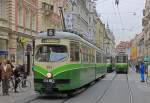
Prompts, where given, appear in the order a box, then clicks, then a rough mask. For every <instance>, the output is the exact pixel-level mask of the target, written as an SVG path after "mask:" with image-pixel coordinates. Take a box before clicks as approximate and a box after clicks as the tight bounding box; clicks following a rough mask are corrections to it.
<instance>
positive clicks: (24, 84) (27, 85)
mask: <svg viewBox="0 0 150 103" xmlns="http://www.w3.org/2000/svg"><path fill="white" fill-rule="evenodd" d="M17 79H18V89H19V91H21V92H26V91H28V90H30V89H31V82H30V80H28V79H26V78H24V76H23V75H21V76H19V77H18V78H17ZM13 91H15V77H14V76H12V77H11V78H10V82H9V92H13Z"/></svg>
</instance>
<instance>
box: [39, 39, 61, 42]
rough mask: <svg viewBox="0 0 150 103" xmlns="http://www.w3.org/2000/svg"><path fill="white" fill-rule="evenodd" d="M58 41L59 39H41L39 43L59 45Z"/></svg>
mask: <svg viewBox="0 0 150 103" xmlns="http://www.w3.org/2000/svg"><path fill="white" fill-rule="evenodd" d="M59 42H60V40H59V39H49V38H46V39H42V40H41V43H59Z"/></svg>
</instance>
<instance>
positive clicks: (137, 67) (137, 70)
mask: <svg viewBox="0 0 150 103" xmlns="http://www.w3.org/2000/svg"><path fill="white" fill-rule="evenodd" d="M135 68H136V72H137V73H138V72H139V64H136V66H135Z"/></svg>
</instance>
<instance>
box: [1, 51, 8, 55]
mask: <svg viewBox="0 0 150 103" xmlns="http://www.w3.org/2000/svg"><path fill="white" fill-rule="evenodd" d="M0 55H8V51H0Z"/></svg>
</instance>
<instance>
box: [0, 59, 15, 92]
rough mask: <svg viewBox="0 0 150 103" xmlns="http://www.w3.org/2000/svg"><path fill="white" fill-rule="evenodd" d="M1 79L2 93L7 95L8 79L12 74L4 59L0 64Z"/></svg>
mask: <svg viewBox="0 0 150 103" xmlns="http://www.w3.org/2000/svg"><path fill="white" fill-rule="evenodd" d="M0 70H1V80H2V91H3V95H9V94H8V89H9V79H10V77H11V74H12V69H11V66H10V65H9V64H7V61H4V62H3V63H2V64H1V66H0Z"/></svg>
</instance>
